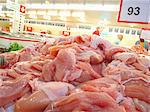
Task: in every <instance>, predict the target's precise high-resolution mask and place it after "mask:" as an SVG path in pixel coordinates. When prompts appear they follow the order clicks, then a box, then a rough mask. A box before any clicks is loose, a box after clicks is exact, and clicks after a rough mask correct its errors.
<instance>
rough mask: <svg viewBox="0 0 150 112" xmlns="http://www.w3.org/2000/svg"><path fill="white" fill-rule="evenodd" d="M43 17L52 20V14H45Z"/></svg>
mask: <svg viewBox="0 0 150 112" xmlns="http://www.w3.org/2000/svg"><path fill="white" fill-rule="evenodd" d="M43 18H44V19H48V20H51V16H49V15H44V16H43Z"/></svg>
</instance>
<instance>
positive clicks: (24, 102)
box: [15, 80, 74, 112]
mask: <svg viewBox="0 0 150 112" xmlns="http://www.w3.org/2000/svg"><path fill="white" fill-rule="evenodd" d="M31 83H32V84H31V86H32V88H33V89H34V90H36V92H34V93H33V94H32V95H30V96H29V97H27V98H22V99H20V100H18V101H17V103H16V105H15V112H42V111H43V110H44V109H45V108H46V106H48V104H49V103H52V101H55V100H57V99H59V98H61V97H63V96H66V95H68V94H69V91H70V90H72V89H74V86H73V85H71V84H68V83H63V82H48V83H45V82H40V81H36V80H35V81H34V82H31Z"/></svg>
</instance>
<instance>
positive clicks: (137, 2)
mask: <svg viewBox="0 0 150 112" xmlns="http://www.w3.org/2000/svg"><path fill="white" fill-rule="evenodd" d="M118 22H125V23H139V24H149V23H150V0H121V3H120V11H119V15H118Z"/></svg>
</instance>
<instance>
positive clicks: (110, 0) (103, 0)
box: [0, 0, 120, 4]
mask: <svg viewBox="0 0 150 112" xmlns="http://www.w3.org/2000/svg"><path fill="white" fill-rule="evenodd" d="M18 1H19V3H40V4H45V3H85V4H86V3H87V4H97V3H99V4H119V2H120V0H18ZM5 2H6V0H0V3H5Z"/></svg>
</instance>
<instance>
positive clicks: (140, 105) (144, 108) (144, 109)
mask: <svg viewBox="0 0 150 112" xmlns="http://www.w3.org/2000/svg"><path fill="white" fill-rule="evenodd" d="M133 101H134V105H135V107H136V109H137V110H138V111H140V112H150V104H149V103H146V102H144V101H141V100H138V99H135V98H134V99H133Z"/></svg>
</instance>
